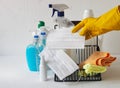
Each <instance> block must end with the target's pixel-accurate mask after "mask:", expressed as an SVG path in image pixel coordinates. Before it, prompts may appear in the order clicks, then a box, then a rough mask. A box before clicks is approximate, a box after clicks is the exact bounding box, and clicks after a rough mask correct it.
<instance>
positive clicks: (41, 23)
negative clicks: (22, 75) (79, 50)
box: [38, 21, 48, 46]
mask: <svg viewBox="0 0 120 88" xmlns="http://www.w3.org/2000/svg"><path fill="white" fill-rule="evenodd" d="M38 30H39V33H38V34H39V36H40V44H41V46H45V45H46V38H47V34H48V29H47V27H46V26H45V22H44V21H39V24H38Z"/></svg>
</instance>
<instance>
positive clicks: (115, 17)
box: [72, 6, 120, 40]
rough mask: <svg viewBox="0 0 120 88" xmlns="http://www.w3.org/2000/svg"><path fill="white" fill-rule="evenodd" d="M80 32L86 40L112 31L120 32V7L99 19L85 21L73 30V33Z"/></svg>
mask: <svg viewBox="0 0 120 88" xmlns="http://www.w3.org/2000/svg"><path fill="white" fill-rule="evenodd" d="M81 28H82V29H81ZM80 29H81V30H80ZM79 30H80V33H79V34H80V35H81V36H85V39H86V40H87V39H90V38H92V37H95V36H98V35H101V34H104V33H107V32H110V31H112V30H120V6H117V7H115V8H113V9H111V10H110V11H108V12H107V13H105V14H103V15H101V16H100V17H98V18H92V17H91V18H86V19H84V20H83V21H82V22H80V23H78V24H77V25H76V26H75V27H74V28H73V29H72V33H75V32H77V31H79Z"/></svg>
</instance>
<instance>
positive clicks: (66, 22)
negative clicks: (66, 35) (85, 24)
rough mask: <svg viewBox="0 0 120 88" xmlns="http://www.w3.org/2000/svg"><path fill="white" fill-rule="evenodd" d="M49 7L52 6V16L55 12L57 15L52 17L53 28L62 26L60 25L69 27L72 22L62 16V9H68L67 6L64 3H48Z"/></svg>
mask: <svg viewBox="0 0 120 88" xmlns="http://www.w3.org/2000/svg"><path fill="white" fill-rule="evenodd" d="M49 8H53V13H52V17H53V16H54V14H55V12H57V17H56V18H55V19H54V21H55V23H56V24H55V25H54V29H56V27H57V26H58V28H59V29H60V28H62V27H67V28H68V27H71V26H73V25H74V24H73V23H72V22H71V21H69V20H68V19H67V18H64V10H65V9H68V8H69V7H68V6H67V5H65V4H49Z"/></svg>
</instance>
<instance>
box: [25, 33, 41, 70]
mask: <svg viewBox="0 0 120 88" xmlns="http://www.w3.org/2000/svg"><path fill="white" fill-rule="evenodd" d="M39 52H40V50H39V35H37V34H35V35H34V37H33V43H32V44H29V45H28V46H27V48H26V59H27V65H28V68H29V70H30V71H35V72H36V71H39V64H40V57H39Z"/></svg>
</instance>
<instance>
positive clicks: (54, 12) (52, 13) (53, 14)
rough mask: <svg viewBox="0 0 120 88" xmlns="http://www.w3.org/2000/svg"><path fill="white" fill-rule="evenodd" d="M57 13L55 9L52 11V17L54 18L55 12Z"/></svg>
mask: <svg viewBox="0 0 120 88" xmlns="http://www.w3.org/2000/svg"><path fill="white" fill-rule="evenodd" d="M56 11H58V10H56V9H53V13H52V17H53V16H54V14H55V12H56Z"/></svg>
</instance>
